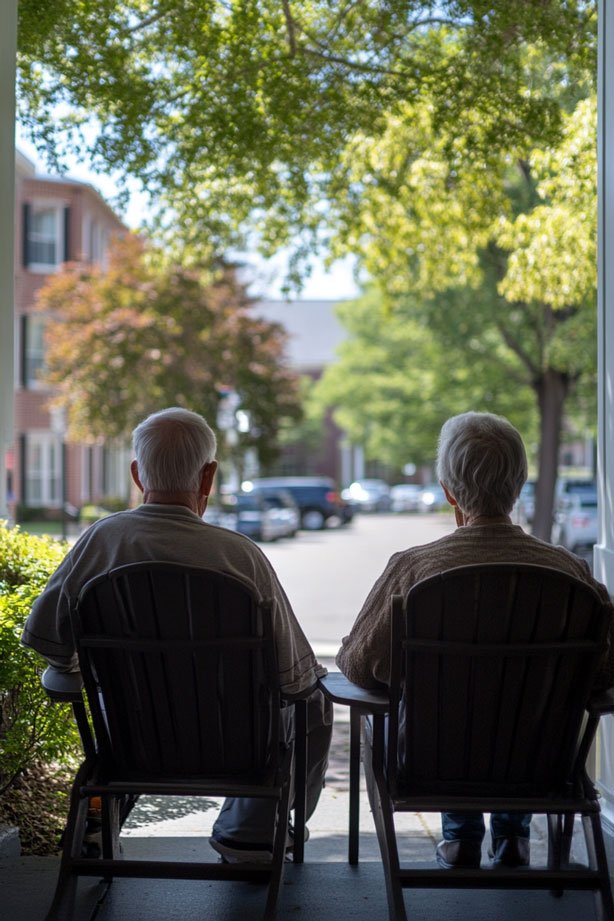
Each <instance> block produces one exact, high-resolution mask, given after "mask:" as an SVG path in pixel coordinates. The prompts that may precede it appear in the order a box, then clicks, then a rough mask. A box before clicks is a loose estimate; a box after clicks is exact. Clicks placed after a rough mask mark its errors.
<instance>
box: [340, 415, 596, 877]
mask: <svg viewBox="0 0 614 921" xmlns="http://www.w3.org/2000/svg"><path fill="white" fill-rule="evenodd" d="M437 473H438V477H439V481H440V483H441V485H442V487H443V489H444V491H445V494H446V498H447V499H448V502H449V503H450V505H451V506H452V507H453V509H454V513H455V517H456V524H457V526H458V527H457V529H456V530H455V531H454V532H453V533H451V534H448V535H446V536H445V537H442V538H440V539H439V540H436V541H433V542H432V543H429V544H424V545H423V546H420V547H412V548H410V549H408V550H402V551H401V552H399V553H395V554H394V555H393V556H392V557H391V559H390V561H389V563H388V565H387V566H386V569H385V570H384V572H383V574H382V575H381V576H380V577H379V579H378V580H377V582H376V583H375V585H374V586H373V588H372V589H371V592H370V593H369V596H368V597H367V600H366V601H365V603H364V605H363V608H362V610H361V611H360V613H359V615H358V618H357V619H356V622H355V624H354V626H353V628H352V631H351V633H350V634H349V636H346V637H344V639H343V641H342V646H341V649H340V650H339V652H338V654H337V665H338V666H339V668H340V669H341V671H342V672H343V673H344V674H345V675H346V676H347V677H348V678H349V679H350V681H353V682H354V683H355V684H358V685H360V686H361V687H364V688H377V687H382V686H386V684H387V682H388V676H389V672H390V597H391V595H393V594H401V595H406V594H407V592H408V591H409V589H410V588H411V587H412V586H413V585H415V583H416V582H419V581H420V580H422V579H426V578H428V577H429V576H434V575H436V574H437V573H439V572H442V571H444V570H448V569H453V568H454V567H456V566H465V565H471V564H476V563H536V564H538V565H542V566H548V567H551V568H553V569H557V570H560V571H562V572H564V573H568V574H569V575H572V576H575V577H576V578H578V579H581V580H583V581H585V582H587V583H588V584H589V585H591V586H593V588H595V589H597V591H598V593H599V594H600V596H601V597H602V598H603V600H604V602H605V603H606V604H609V606H610V609H611V612H612V616H613V618H614V608H612V605H611V604H610V602H609V596H608V592H607V590H606V588H605V586H603V585H601V584H600V583H598V582H596V581H595V580H594V579H593V577H592V575H591V573H590V569H589V567H588V564H587V563H586V562H585V561H584V560H581V559H580V558H579V557H576V556H574V555H573V554H572V553H570V552H569V551H568V550H565V549H564V548H562V547H555V546H552V544H548V543H545V542H544V541H541V540H538V539H537V538H536V537H533V536H531V535H530V534H526V533H525V532H524V531H523V529H522V528H521V527H519V526H518V525H514V524H512V521H511V519H510V513H511V511H512V508H513V506H514V503H515V501H516V499H517V498H518V495H519V493H520V490H521V488H522V486H523V484H524V482H525V480H526V478H527V458H526V453H525V449H524V445H523V443H522V439H521V437H520V434H519V433H518V432H517V430H516V429H515V428H514V426H513V425H511V423H510V422H508V420H507V419H504V418H503V417H501V416H495V415H492V414H490V413H476V412H468V413H463V414H461V415H459V416H454V417H452V418H451V419H448V421H447V422H446V423H445V424H444V425H443V427H442V429H441V434H440V438H439V449H438V460H437ZM613 622H614V620H613ZM611 632H612V627H611V628H610V649H609V653H608V657H607V660H606V661H604V662H603V663H602V667H601V670H600V674H599V676H598V687H599V688H602V689H605V688H609V687H611V686H612V685H613V684H614V642H613V640H612V635H611ZM401 718H402V715H401ZM530 821H531V816H530V815H520V814H518V813H495V814H493V815H492V816H491V824H490V830H491V836H492V845H491V850H490V854H491V857H492V860H493V863H494V864H499V865H505V866H511V867H521V866H527V865H528V864H529V857H530V844H529V826H530ZM442 830H443V838H444V840H443V841H441V842H440V843H439V844H438V845H437V862H438V863H439V865H440V866H442V867H444V868H446V869H451V868H462V867H479V865H480V862H481V846H482V839H483V838H484V834H485V827H484V817H483V816H482V815H481V814H480V813H443V814H442Z"/></svg>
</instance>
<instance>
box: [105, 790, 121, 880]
mask: <svg viewBox="0 0 614 921" xmlns="http://www.w3.org/2000/svg"><path fill="white" fill-rule="evenodd" d="M121 799H122V797H118V796H103V797H102V829H101V830H102V856H103V857H104V858H105V859H107V860H119V858H120V847H119V829H120V801H121ZM104 880H105V882H109V883H110V882H112V881H113V874H112V873H107V874H105V876H104Z"/></svg>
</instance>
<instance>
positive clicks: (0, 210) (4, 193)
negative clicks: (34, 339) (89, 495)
mask: <svg viewBox="0 0 614 921" xmlns="http://www.w3.org/2000/svg"><path fill="white" fill-rule="evenodd" d="M16 56H17V0H2V4H0V87H2V92H0V518H6V517H7V515H8V509H7V502H6V498H7V497H6V467H5V452H6V449H7V448H8V446H9V445H10V444H11V442H12V441H13V399H14V383H15V379H14V370H13V356H14V334H13V328H14V316H15V295H14V286H15V263H14V247H15V59H16Z"/></svg>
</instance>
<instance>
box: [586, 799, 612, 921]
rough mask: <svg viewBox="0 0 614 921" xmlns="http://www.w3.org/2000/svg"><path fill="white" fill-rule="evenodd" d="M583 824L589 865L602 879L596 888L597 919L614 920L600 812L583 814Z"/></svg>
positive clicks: (603, 920) (600, 920)
mask: <svg viewBox="0 0 614 921" xmlns="http://www.w3.org/2000/svg"><path fill="white" fill-rule="evenodd" d="M582 825H583V828H584V838H585V841H586V850H587V853H588V862H589V866H590V867H591V869H592V870H597V871H598V873H599V879H600V885H599V888H598V889H596V890H595V912H596V915H597V921H614V899H613V898H612V885H611V882H610V874H609V872H608V861H607V856H606V850H605V843H604V840H603V831H602V829H601V817H600V815H599V813H591V814H590V815H583V816H582Z"/></svg>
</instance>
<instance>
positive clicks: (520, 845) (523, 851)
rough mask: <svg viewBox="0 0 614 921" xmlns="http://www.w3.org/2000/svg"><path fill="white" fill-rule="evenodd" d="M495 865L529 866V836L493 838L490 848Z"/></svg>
mask: <svg viewBox="0 0 614 921" xmlns="http://www.w3.org/2000/svg"><path fill="white" fill-rule="evenodd" d="M488 856H489V857H490V859H491V860H492V863H493V867H528V866H529V861H530V859H531V842H530V840H529V839H528V838H520V837H512V838H493V842H492V847H490V848H489V850H488Z"/></svg>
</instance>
